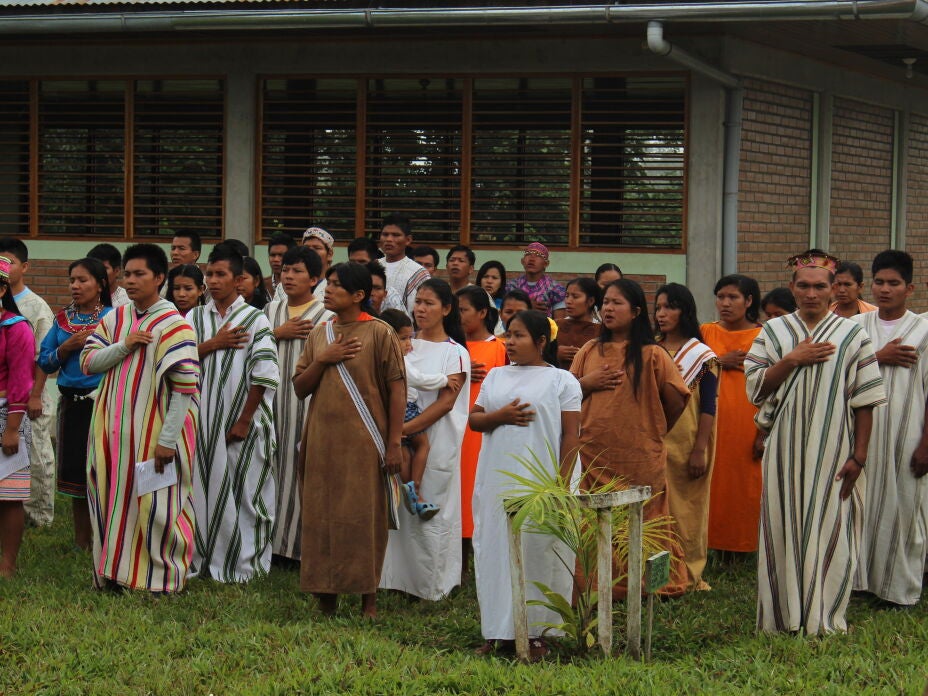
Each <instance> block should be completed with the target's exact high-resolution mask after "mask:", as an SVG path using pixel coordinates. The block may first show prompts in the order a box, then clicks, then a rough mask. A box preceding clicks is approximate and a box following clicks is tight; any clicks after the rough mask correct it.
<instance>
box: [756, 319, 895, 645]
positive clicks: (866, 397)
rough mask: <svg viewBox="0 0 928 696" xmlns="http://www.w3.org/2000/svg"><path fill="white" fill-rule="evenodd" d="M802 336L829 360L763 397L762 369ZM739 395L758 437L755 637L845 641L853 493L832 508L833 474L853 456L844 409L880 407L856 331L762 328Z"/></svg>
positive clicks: (835, 325)
mask: <svg viewBox="0 0 928 696" xmlns="http://www.w3.org/2000/svg"><path fill="white" fill-rule="evenodd" d="M809 336H811V337H812V340H813V341H815V342H829V343H832V344H833V345H834V346H835V347H836V350H835V353H834V354H833V355H832V356H831V358H830V359H829V360H828V361H826V362H824V363H817V364H815V365H812V366H809V367H800V368H797V369H795V370H793V371H792V373H791V374H790V375H789V377H788V378H787V379H786V380H785V381H784V382H783V384H781V385H780V387H779V388H778V389H776V390H775V391H774V392H773V393H771V394H769V395H768V396H767V397H765V398H764V397H761V396H760V391H761V387H762V385H763V382H764V375H765V374H766V371H767V368H769V367H771V366H772V365H774V364H775V363H776V362H778V361H779V360H781V359H782V358H783V357H784V356H785V355H786V354H788V353H789V352H790V351H791V350H793V348H795V347H796V345H797V344H798V343H799V342H801V341H803V340H805V339H806V338H807V337H809ZM744 368H745V376H746V378H747V393H748V397H749V398H750V399H751V401H753V402H754V404H756V405H757V406H759V407H760V410H759V411H758V414H757V417H756V421H757V424H758V426H759V427H760V428H761V429H763V430H765V431H767V432H768V433H769V434H768V437H767V445H766V449H765V451H764V458H763V490H762V493H761V513H760V537H759V539H760V549H759V553H758V570H757V586H758V587H757V589H758V591H757V595H758V596H757V625H758V627H759V628H760V629H761V630H763V631H769V632H776V631H804V632H806V633H808V634H813V635H814V634H818V633H830V632H832V631H845V630H846V629H847V623H846V621H845V612H846V610H847V603H848V600H849V599H850V596H851V585H852V580H853V577H854V571H855V565H856V562H857V552H858V546H859V541H860V523H861V519H862V502H863V501H862V500H861V486H855V488H854V491H853V493H852V495H851V496H850V497H849V498H848V499H847V500H841V498H840V491H841V482H840V481H835V476H836V475H837V473H838V471H840V470H841V468H842V467H843V466H844V464H845V462H846V461H847V459H848V457H850V455H851V454H852V453H853V443H854V409H857V408H866V407H873V406H879V405H880V404H884V403H886V397H885V395H884V392H883V380H882V378H881V377H880V370H879V367H878V366H877V362H876V356H875V355H874V354H873V346H872V345H871V343H870V339H869V338H868V337H867V332H866V331H864V330H863V329H862V328H861V326H860V325H859V324H858V323H856V322H854V321H851V320H850V319H843V318H841V317H839V316H837V315H836V314H831V313H829V314H826V315H825V318H823V319H822V320H821V321H820V322H819V323H818V325H816V326H815V328H814V330H813V331H811V332H810V331H809V330H808V328H807V327H806V325H805V323H804V322H803V321H802V320H801V319H800V318H799V314H798V313H793V314H789V315H787V316H785V317H780V318H777V319H771V320H770V321H768V322H767V323H766V324H765V325H764V327H763V329H762V330H761V332H760V334H759V335H758V336H757V338H756V339H754V344H753V345H752V346H751V350H750V352H749V353H748V355H747V357H746V358H745V361H744Z"/></svg>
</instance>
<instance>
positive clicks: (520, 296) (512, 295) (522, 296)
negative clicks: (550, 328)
mask: <svg viewBox="0 0 928 696" xmlns="http://www.w3.org/2000/svg"><path fill="white" fill-rule="evenodd" d="M506 300H517V301H519V302H524V303H525V304H527V305H528V308H529V309H531V308H532V298H531V297H529V296H528V293H527V292H524V291H522V290H517V289H515V288H514V289H512V290H510V291H509V292H507V293H506V294H505V295H503V304H506Z"/></svg>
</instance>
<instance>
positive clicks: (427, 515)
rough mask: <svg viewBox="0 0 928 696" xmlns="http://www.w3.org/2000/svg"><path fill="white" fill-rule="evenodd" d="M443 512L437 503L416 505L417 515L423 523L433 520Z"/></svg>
mask: <svg viewBox="0 0 928 696" xmlns="http://www.w3.org/2000/svg"><path fill="white" fill-rule="evenodd" d="M439 510H441V508H440V507H438V506H437V505H436V504H435V503H416V514H417V515H419V519H420V520H422V521H423V522H425V521H427V520H430V519H432V518H433V517H435V515H437V514H438V511H439Z"/></svg>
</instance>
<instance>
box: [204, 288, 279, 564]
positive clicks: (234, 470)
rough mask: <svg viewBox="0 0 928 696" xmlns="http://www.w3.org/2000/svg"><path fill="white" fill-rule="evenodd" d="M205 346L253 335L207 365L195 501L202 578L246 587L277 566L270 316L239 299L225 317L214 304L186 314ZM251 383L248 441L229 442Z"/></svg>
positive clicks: (212, 356) (275, 375)
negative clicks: (257, 395)
mask: <svg viewBox="0 0 928 696" xmlns="http://www.w3.org/2000/svg"><path fill="white" fill-rule="evenodd" d="M187 319H188V320H189V321H190V323H191V324H192V325H193V328H194V330H195V331H196V334H197V341H198V342H200V343H202V342H203V341H206V340H208V339H210V338H212V337H213V336H215V335H216V333H217V332H218V331H219V329H220V328H222V327H223V326H224V325H225V324H229V325H230V326H243V327H245V328H246V329H247V331H248V338H249V340H248V343H246V344H245V347H244V348H238V349H224V350H217V351H214V352H212V353H210V354H209V355H206V356H205V357H204V358H203V360H202V363H203V366H202V371H203V376H202V380H201V382H200V428H199V432H198V436H197V455H196V470H195V474H194V490H193V500H194V509H195V510H196V517H197V534H196V550H195V553H194V559H193V566H194V570H195V572H196V573H197V574H198V575H200V576H202V577H212V578H213V579H215V580H219V581H221V582H244V581H247V580H250V579H251V578H252V577H254V576H255V575H256V574H263V573H266V572H267V571H269V570H270V567H271V535H272V531H273V525H274V505H275V497H274V474H273V462H274V392H275V391H276V389H277V387H278V384H279V382H280V371H279V370H278V367H277V350H276V348H275V345H274V337H273V335H272V334H271V329H270V325H269V324H268V320H267V317H266V316H264V313H263V312H261V310H259V309H255V308H254V307H252V306H251V305H249V304H246V303H245V300H243V299H242V298H241V297H238V298H236V300H235V302H233V303H232V306H231V307H230V308H229V309H228V311H227V313H226V316H225V317H221V316H219V312H217V311H216V306H215V304H214V303H213V302H210V303H209V304H207V305H206V306H205V307H194V308H193V309H192V310H190V313H189V314H188V315H187ZM252 385H256V386H263V387H264V388H265V390H264V395H263V397H262V399H261V402H260V404H259V405H258V409H257V410H256V411H255V415H254V418H253V419H252V423H251V427H250V429H249V431H248V436H247V437H246V438H245V440H243V441H240V442H232V443H227V442H226V434H227V433H228V432H229V430H230V429H231V428H232V426H233V425H234V424H235V421H236V420H237V419H238V417H239V415H240V414H241V413H242V408H243V407H244V406H245V400H246V399H247V397H248V390H249V389H250V388H251V387H252Z"/></svg>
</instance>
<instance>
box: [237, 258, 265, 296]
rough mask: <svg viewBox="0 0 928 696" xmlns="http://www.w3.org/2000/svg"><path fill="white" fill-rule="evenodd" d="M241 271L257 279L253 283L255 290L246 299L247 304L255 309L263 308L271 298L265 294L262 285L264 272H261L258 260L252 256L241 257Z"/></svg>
mask: <svg viewBox="0 0 928 696" xmlns="http://www.w3.org/2000/svg"><path fill="white" fill-rule="evenodd" d="M242 271H243V272H245V273H247V274H248V275H250V276H252V277H253V278H255V279H256V280H257V281H258V282H257V283H255V292H254V294H253V295H252V296H251V299H250V300H249V301H248V304H250V305H251V306H252V307H254V308H255V309H264V307H265V306H266V305H267V303H268V302H270V301H271V298H270V296H269V295H268V294H267V289H266V288H265V287H264V274H263V273H261V266H259V265H258V262H257V261H255V260H254V259H253V258H251V257H250V256H246V257H245V258H243V259H242Z"/></svg>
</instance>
